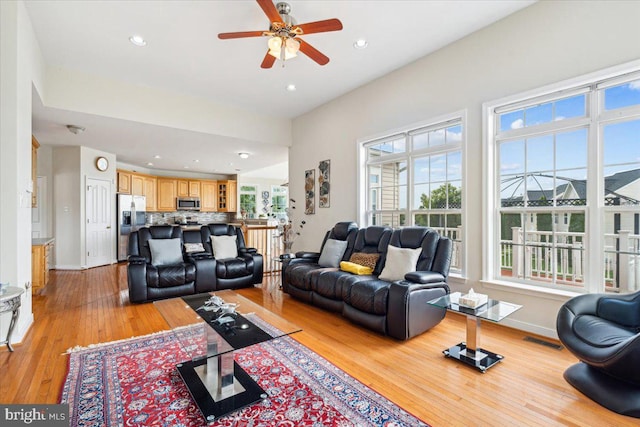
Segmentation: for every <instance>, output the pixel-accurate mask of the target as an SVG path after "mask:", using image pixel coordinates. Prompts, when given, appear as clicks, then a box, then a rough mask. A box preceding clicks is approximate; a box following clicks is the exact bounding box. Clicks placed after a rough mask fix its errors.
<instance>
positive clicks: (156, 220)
mask: <svg viewBox="0 0 640 427" xmlns="http://www.w3.org/2000/svg"><path fill="white" fill-rule="evenodd" d="M234 220H235V213H224V212H193V211H178V212H147V216H146V221H147V224H150V225H164V224H176V223H181V222H186V221H197V222H199V223H200V224H210V223H212V222H220V223H227V222H233V221H234Z"/></svg>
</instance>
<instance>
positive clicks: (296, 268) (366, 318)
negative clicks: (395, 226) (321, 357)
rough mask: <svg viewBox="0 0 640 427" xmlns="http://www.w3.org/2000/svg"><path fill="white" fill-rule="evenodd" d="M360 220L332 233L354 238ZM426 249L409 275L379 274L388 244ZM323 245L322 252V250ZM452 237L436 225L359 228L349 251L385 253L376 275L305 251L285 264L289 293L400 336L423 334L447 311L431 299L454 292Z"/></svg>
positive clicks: (346, 256) (341, 225)
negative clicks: (327, 263)
mask: <svg viewBox="0 0 640 427" xmlns="http://www.w3.org/2000/svg"><path fill="white" fill-rule="evenodd" d="M356 229H357V226H356V225H355V223H338V224H336V226H335V227H334V228H333V229H332V230H330V231H329V232H328V233H327V235H326V236H325V239H324V241H323V248H324V245H325V243H326V242H327V239H328V238H331V237H330V236H334V237H337V238H339V239H342V240H348V239H351V238H353V237H351V236H352V234H351V233H354V230H356ZM389 245H392V246H395V247H397V248H411V249H417V248H420V249H421V251H420V255H419V257H418V260H417V264H416V270H417V271H415V272H411V273H408V274H406V275H405V277H404V280H397V281H393V282H391V281H386V280H381V279H379V276H380V273H381V272H382V271H383V269H384V266H385V263H386V258H387V252H388V246H389ZM323 248H321V252H322V249H323ZM451 252H452V242H451V240H450V239H448V238H446V237H442V236H440V235H439V234H438V233H437V232H435V231H434V230H433V229H431V228H427V227H407V228H403V229H399V230H395V231H392V230H391V229H389V228H388V227H379V226H374V227H368V228H363V229H360V230H358V231H357V232H355V238H353V245H351V244H349V245H348V246H347V249H346V251H345V254H344V256H343V260H345V261H348V260H349V259H350V258H351V255H352V254H354V253H374V254H379V258H378V261H377V263H376V265H375V268H374V269H373V272H372V273H371V274H370V275H357V274H352V273H349V272H346V271H342V270H340V269H338V268H326V267H322V266H320V265H319V264H318V260H319V258H320V253H309V252H299V253H296V258H293V259H291V260H289V261H288V262H286V263H285V265H284V268H283V271H282V284H283V290H284V292H286V293H288V294H290V295H291V296H292V297H294V298H297V299H301V300H304V301H306V302H308V303H310V304H313V305H316V306H318V307H322V308H324V309H327V310H331V311H335V312H340V313H342V315H343V316H345V317H347V318H348V319H350V320H351V321H353V322H355V323H358V324H360V325H362V326H365V327H367V328H369V329H372V330H374V331H376V332H379V333H381V334H385V335H389V336H391V337H393V338H396V339H399V340H406V339H409V338H411V337H414V336H416V335H419V334H421V333H423V332H425V331H426V330H428V329H430V328H432V327H433V326H435V325H437V324H438V323H440V321H441V320H442V319H443V318H444V316H445V314H446V311H445V310H444V309H441V308H438V307H434V306H430V305H429V304H427V301H429V300H431V299H434V298H437V297H440V296H443V295H446V294H448V293H449V287H448V285H447V277H448V274H449V267H450V263H451Z"/></svg>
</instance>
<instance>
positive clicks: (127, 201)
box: [116, 194, 147, 261]
mask: <svg viewBox="0 0 640 427" xmlns="http://www.w3.org/2000/svg"><path fill="white" fill-rule="evenodd" d="M116 205H117V209H118V261H126V260H127V250H128V246H129V234H131V232H132V231H135V230H137V229H138V228H140V227H144V224H145V222H146V211H147V200H146V198H145V197H144V196H131V195H129V194H118V200H117V203H116Z"/></svg>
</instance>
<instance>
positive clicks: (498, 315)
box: [427, 292, 522, 373]
mask: <svg viewBox="0 0 640 427" xmlns="http://www.w3.org/2000/svg"><path fill="white" fill-rule="evenodd" d="M460 296H461V293H460V292H454V293H452V294H449V295H445V296H443V297H440V298H436V299H433V300H431V301H428V302H427V304H430V305H434V306H436V307H441V308H443V309H447V310H450V311H454V312H456V313H462V314H465V315H466V316H467V340H466V341H465V342H461V343H460V344H458V345H455V346H453V347H451V348H448V349H446V350H444V351H443V353H444V355H445V356H446V357H450V358H452V359H456V360H459V361H460V362H463V363H465V364H467V365H469V366H472V367H474V368H476V369H478V370H480V371H481V372H482V373H484V372H486V371H487V369H489V368H490V367H492V366H493V365H495V364H496V363H498V362H500V361H502V359H504V356H502V355H500V354H496V353H493V352H491V351H488V350H486V349H483V348H480V347H479V345H480V320H481V319H483V320H489V321H491V322H496V323H497V322H500V321H501V320H502V319H504V318H505V317H507V316H508V315H510V314H511V313H513V312H515V311H516V310H519V309H520V308H522V306H521V305H517V304H511V303H509V302H504V301H498V300H494V299H489V300H488V301H487V303H486V304H483V305H481V306H480V307H477V308H469V307H464V306H461V305H460V304H458V300H459V298H460Z"/></svg>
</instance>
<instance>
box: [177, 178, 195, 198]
mask: <svg viewBox="0 0 640 427" xmlns="http://www.w3.org/2000/svg"><path fill="white" fill-rule="evenodd" d="M177 183H178V193H177V196H178V197H200V181H195V180H186V179H179V180H178V181H177Z"/></svg>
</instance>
